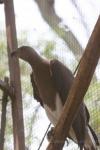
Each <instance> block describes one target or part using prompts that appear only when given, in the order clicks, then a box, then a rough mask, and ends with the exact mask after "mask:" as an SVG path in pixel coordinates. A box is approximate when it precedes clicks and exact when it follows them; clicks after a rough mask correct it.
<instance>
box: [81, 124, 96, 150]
mask: <svg viewBox="0 0 100 150" xmlns="http://www.w3.org/2000/svg"><path fill="white" fill-rule="evenodd" d="M97 146H99V141H98V138H97V136H96V134H95V132H94V131H93V129H92V128H91V127H90V125H88V127H87V132H86V136H85V143H84V150H97Z"/></svg>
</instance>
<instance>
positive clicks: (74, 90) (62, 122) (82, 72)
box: [47, 16, 100, 150]
mask: <svg viewBox="0 0 100 150" xmlns="http://www.w3.org/2000/svg"><path fill="white" fill-rule="evenodd" d="M99 58H100V16H99V19H98V21H97V23H96V26H95V29H94V31H93V33H92V35H91V38H90V40H89V42H88V45H87V47H86V50H85V52H84V54H83V57H82V60H81V63H80V66H79V70H78V73H77V76H76V78H75V80H74V82H73V85H72V87H71V90H70V92H69V95H68V98H67V100H66V103H65V105H64V108H63V112H62V114H61V117H60V119H59V121H58V123H57V125H56V127H55V130H54V136H53V138H52V140H51V143H50V145H49V146H48V148H47V150H62V147H63V145H64V141H65V139H66V137H67V136H68V132H69V129H70V126H71V124H72V121H73V119H74V117H75V114H77V111H78V109H79V106H80V104H81V102H82V100H83V98H84V96H85V94H86V91H87V89H88V87H89V84H90V82H91V79H92V76H93V73H94V71H95V68H96V65H97V63H98V60H99Z"/></svg>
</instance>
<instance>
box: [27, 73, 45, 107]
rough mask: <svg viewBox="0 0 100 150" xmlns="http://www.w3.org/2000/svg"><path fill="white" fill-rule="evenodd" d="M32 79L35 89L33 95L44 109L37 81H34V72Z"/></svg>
mask: <svg viewBox="0 0 100 150" xmlns="http://www.w3.org/2000/svg"><path fill="white" fill-rule="evenodd" d="M30 77H31V83H32V87H33V95H34V98H35V99H36V100H37V101H38V102H40V104H41V106H42V107H43V102H42V99H41V98H40V95H39V91H38V88H37V86H36V83H35V81H34V74H33V72H32V73H31V75H30Z"/></svg>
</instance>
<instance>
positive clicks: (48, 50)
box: [41, 41, 57, 59]
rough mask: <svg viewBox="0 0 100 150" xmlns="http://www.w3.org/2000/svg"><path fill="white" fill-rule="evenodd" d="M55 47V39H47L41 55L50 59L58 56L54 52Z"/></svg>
mask: <svg viewBox="0 0 100 150" xmlns="http://www.w3.org/2000/svg"><path fill="white" fill-rule="evenodd" d="M54 49H55V43H54V42H53V41H46V42H45V47H44V49H43V52H42V53H41V55H43V56H45V57H46V58H48V59H53V58H57V56H56V55H54V54H53V52H54Z"/></svg>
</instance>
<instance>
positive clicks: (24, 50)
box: [11, 46, 40, 66]
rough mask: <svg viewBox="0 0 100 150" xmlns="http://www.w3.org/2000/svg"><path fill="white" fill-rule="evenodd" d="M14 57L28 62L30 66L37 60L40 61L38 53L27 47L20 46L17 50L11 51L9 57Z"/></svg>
mask: <svg viewBox="0 0 100 150" xmlns="http://www.w3.org/2000/svg"><path fill="white" fill-rule="evenodd" d="M14 56H15V57H18V58H21V59H22V60H24V61H26V62H28V63H29V64H30V65H31V66H32V65H33V64H34V62H37V60H38V59H40V56H39V55H38V53H37V52H36V51H35V50H34V49H33V48H32V47H29V46H21V47H19V48H18V49H17V50H15V51H13V52H12V53H11V57H14Z"/></svg>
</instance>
